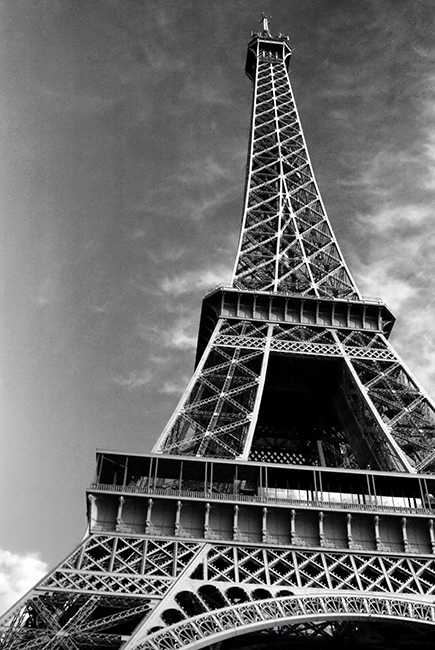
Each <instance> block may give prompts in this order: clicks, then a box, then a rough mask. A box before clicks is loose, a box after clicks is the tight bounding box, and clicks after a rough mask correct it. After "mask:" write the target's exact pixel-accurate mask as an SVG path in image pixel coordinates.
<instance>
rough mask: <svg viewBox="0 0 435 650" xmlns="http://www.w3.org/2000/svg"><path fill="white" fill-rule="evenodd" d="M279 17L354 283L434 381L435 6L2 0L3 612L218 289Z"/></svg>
mask: <svg viewBox="0 0 435 650" xmlns="http://www.w3.org/2000/svg"><path fill="white" fill-rule="evenodd" d="M262 11H266V12H267V13H269V14H270V15H271V19H270V27H271V31H272V33H274V34H277V33H279V32H282V33H284V34H288V35H289V36H290V43H291V46H292V48H293V56H292V62H291V79H292V84H293V89H294V92H295V96H296V102H297V105H298V109H299V113H300V116H301V121H302V125H303V128H304V132H305V136H306V139H307V143H308V147H309V151H310V156H311V159H312V163H313V166H314V171H315V174H316V178H317V181H318V183H319V186H320V191H321V193H322V197H323V200H324V202H325V205H326V209H327V212H328V215H329V218H330V221H331V223H332V226H333V229H334V231H335V233H336V235H337V238H338V240H339V242H340V246H341V248H342V251H343V254H344V257H345V259H346V261H347V264H348V266H349V267H350V270H351V272H352V274H353V276H354V278H355V280H356V282H357V284H358V286H359V288H360V290H361V291H362V293H363V295H366V296H370V297H372V296H373V297H380V298H382V299H383V300H385V302H386V303H387V304H388V306H389V307H390V308H391V309H392V310H393V312H394V313H395V315H396V317H397V323H396V326H395V328H394V331H393V334H392V336H391V339H390V340H391V342H392V343H393V345H394V346H395V348H396V350H397V351H398V352H399V354H400V355H401V356H402V358H403V360H404V361H405V363H406V364H407V365H408V367H409V368H410V369H411V371H412V372H413V373H414V374H415V375H416V376H417V377H418V379H419V380H420V382H421V383H422V384H423V386H424V387H425V389H426V390H427V391H428V392H429V394H431V395H433V396H435V328H434V321H435V303H434V297H433V296H434V284H435V282H434V279H433V278H434V276H435V254H434V252H435V234H434V232H435V228H434V226H435V43H434V40H433V24H434V21H435V5H434V4H433V3H429V2H427V1H425V0H402V1H401V2H397V0H303V1H302V0H74V1H73V2H71V0H32V1H30V0H1V1H0V31H1V34H0V85H1V88H2V98H1V100H0V111H1V115H0V148H1V151H2V156H1V162H0V216H1V231H2V232H1V237H0V258H1V265H2V268H1V278H2V280H1V282H2V303H3V305H2V315H1V317H0V318H1V321H0V327H1V332H0V334H1V336H0V359H1V364H0V366H1V371H0V377H1V394H0V395H1V413H2V415H1V433H0V444H1V450H2V451H1V460H0V483H1V490H0V521H1V529H0V610H1V609H4V608H6V607H7V606H9V605H10V604H12V602H14V601H15V599H16V598H17V597H18V596H19V595H20V594H21V592H22V591H23V590H26V589H28V588H29V587H30V586H31V585H32V584H33V583H34V582H35V581H36V579H37V578H38V577H42V574H43V573H44V571H46V570H47V569H49V568H52V567H53V566H55V565H56V564H57V563H59V562H60V561H61V560H62V559H63V557H65V556H66V555H67V554H68V553H69V552H70V551H72V549H73V548H74V547H75V546H76V544H77V543H78V542H79V541H80V539H81V537H82V536H83V534H84V532H85V526H86V520H85V511H86V503H85V489H86V487H87V486H88V485H89V483H91V482H92V480H93V475H94V465H95V449H96V448H100V449H101V448H103V449H111V450H122V451H129V452H132V453H135V452H147V451H150V450H151V447H152V446H153V444H154V442H155V441H156V439H157V437H158V436H159V435H160V433H161V431H162V429H163V427H164V425H165V424H166V422H167V420H168V419H169V417H170V415H171V413H172V411H173V410H174V408H175V406H176V404H177V402H178V400H179V398H180V396H181V393H182V391H183V389H184V388H185V386H186V384H187V381H188V380H189V378H190V376H191V373H192V370H193V362H194V356H195V345H196V333H197V327H198V321H199V312H200V305H201V300H202V297H203V295H204V294H205V293H206V292H207V291H208V290H209V289H211V288H213V287H214V286H216V285H219V284H223V283H228V282H229V281H230V278H231V272H232V267H233V264H234V260H235V254H236V247H237V239H238V233H239V227H240V220H241V213H242V203H243V188H244V175H245V165H246V155H247V145H248V136H249V119H250V106H251V98H252V89H251V83H250V81H249V80H248V78H247V77H246V76H245V74H244V63H245V56H246V47H247V43H248V41H249V38H250V33H251V31H252V30H257V29H259V27H260V24H259V18H260V14H261V12H262Z"/></svg>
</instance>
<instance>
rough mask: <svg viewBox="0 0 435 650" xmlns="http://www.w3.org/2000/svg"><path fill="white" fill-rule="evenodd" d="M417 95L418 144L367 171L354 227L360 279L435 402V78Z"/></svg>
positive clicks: (387, 151) (385, 151) (375, 160)
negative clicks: (380, 303)
mask: <svg viewBox="0 0 435 650" xmlns="http://www.w3.org/2000/svg"><path fill="white" fill-rule="evenodd" d="M423 86H424V88H423V89H420V93H419V92H416V101H415V106H416V108H417V110H418V113H417V125H418V129H419V130H418V131H417V133H416V134H415V138H414V139H413V140H412V142H408V143H406V142H399V143H396V144H395V145H394V147H391V146H390V147H386V146H383V145H382V143H380V146H379V149H378V151H377V152H376V154H375V155H374V156H373V157H372V159H371V161H370V162H369V163H368V164H367V165H366V166H365V167H364V168H363V169H362V170H361V174H360V179H359V180H360V183H361V187H362V189H363V192H364V195H365V196H366V197H367V198H368V208H367V210H366V211H365V213H364V214H360V215H359V216H358V218H357V221H356V223H355V232H356V235H357V237H358V238H359V240H360V241H361V242H363V245H361V246H360V247H359V248H360V250H364V251H365V255H364V258H363V257H362V256H361V257H360V259H359V260H358V261H357V270H356V273H355V275H356V277H357V280H358V284H359V286H360V288H361V289H362V292H363V294H367V295H370V296H376V295H379V293H381V297H382V299H384V300H385V301H386V302H387V304H388V305H389V306H390V307H391V308H392V310H393V312H394V313H395V315H396V316H397V318H398V322H397V325H396V327H395V330H394V331H393V335H392V343H393V345H394V346H395V348H396V350H397V352H398V353H399V354H400V355H401V356H402V358H403V360H404V362H405V363H406V364H409V365H410V368H411V370H413V371H415V374H416V376H417V378H418V379H419V380H420V381H421V382H422V384H423V386H424V387H425V388H427V389H428V391H429V392H430V393H432V394H433V395H435V342H434V339H435V332H434V325H433V323H434V311H435V298H434V296H435V273H434V260H435V207H434V206H435V75H431V76H429V77H425V79H424V84H423Z"/></svg>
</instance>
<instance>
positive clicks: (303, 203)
mask: <svg viewBox="0 0 435 650" xmlns="http://www.w3.org/2000/svg"><path fill="white" fill-rule="evenodd" d="M233 285H234V286H235V287H237V288H239V289H251V290H252V289H257V290H262V291H277V292H291V293H299V294H302V295H315V296H330V297H337V298H350V299H352V298H356V299H357V298H358V297H359V293H358V290H357V288H356V286H355V284H354V282H353V280H352V278H351V276H350V274H349V271H348V269H347V267H346V265H345V262H344V260H343V258H342V255H341V252H340V250H339V247H338V244H337V241H336V239H335V236H334V234H333V232H332V230H331V226H330V224H329V221H328V218H327V215H326V213H325V210H324V207H323V205H322V201H321V198H320V195H319V190H318V188H317V185H316V182H315V180H314V175H313V171H312V168H311V164H310V160H309V157H308V152H307V148H306V145H305V141H304V137H303V133H302V128H301V124H300V121H299V117H298V114H297V110H296V105H295V102H294V99H293V94H292V89H291V86H290V80H289V76H288V72H287V69H286V66H285V63H284V61H283V60H282V59H280V58H271V57H270V56H268V53H267V52H263V53H262V54H261V55H260V57H259V59H258V62H257V79H256V85H255V94H254V113H253V127H252V142H251V151H250V157H249V162H248V184H247V196H246V203H245V212H244V218H243V224H242V232H241V239H240V245H239V252H238V256H237V261H236V266H235V272H234V276H233Z"/></svg>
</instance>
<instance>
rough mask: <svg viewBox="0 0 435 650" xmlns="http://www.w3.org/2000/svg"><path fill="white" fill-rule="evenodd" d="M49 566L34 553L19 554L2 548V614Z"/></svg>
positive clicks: (0, 601) (37, 580)
mask: <svg viewBox="0 0 435 650" xmlns="http://www.w3.org/2000/svg"><path fill="white" fill-rule="evenodd" d="M47 568H48V567H47V565H46V563H45V562H43V561H42V560H40V559H39V558H38V556H37V555H36V554H34V553H27V554H26V555H17V554H16V553H11V552H10V551H4V550H2V549H0V614H1V613H2V612H4V611H5V610H7V609H9V607H11V606H12V605H13V604H14V603H15V602H16V601H17V600H19V599H20V598H21V597H22V596H24V594H25V593H26V592H27V591H29V589H31V588H32V587H33V586H34V585H35V584H36V583H37V582H39V581H40V580H41V579H42V578H43V577H44V575H45V574H46V573H47Z"/></svg>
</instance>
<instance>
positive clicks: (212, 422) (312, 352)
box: [155, 319, 435, 471]
mask: <svg viewBox="0 0 435 650" xmlns="http://www.w3.org/2000/svg"><path fill="white" fill-rule="evenodd" d="M277 355H278V356H279V357H282V358H285V359H287V362H283V363H280V364H277V363H276V362H274V361H273V359H274V358H275V359H276V357H277ZM298 358H299V359H301V358H302V359H303V358H307V362H304V363H303V364H302V365H301V362H299V365H298V366H297V368H298V373H299V374H298V375H295V372H296V371H294V372H292V370H291V368H292V365H291V364H292V363H294V361H292V360H295V359H298ZM309 359H311V361H310V362H308V360H309ZM322 359H337V360H338V359H340V360H341V362H342V363H341V365H337V373H336V374H337V375H339V377H340V379H339V384H337V390H338V389H339V390H340V391H341V392H342V393H343V395H344V398H345V401H346V403H347V404H348V406H349V407H350V408H351V410H352V412H353V413H354V415H355V418H356V419H357V420H358V421H359V422H360V424H361V427H362V431H361V434H362V436H363V438H364V439H365V441H366V443H367V448H368V449H370V457H364V458H363V459H362V458H360V459H357V458H355V457H354V455H353V452H352V444H351V440H350V439H349V437H348V436H347V433H346V430H345V429H343V427H341V428H340V427H339V426H338V424H339V422H338V421H337V422H336V423H334V421H333V420H331V422H330V425H329V428H328V432H327V435H326V434H325V435H323V434H322V435H317V434H316V435H317V438H316V436H312V437H311V438H310V435H311V434H310V433H309V432H307V431H306V430H305V429H306V427H308V426H309V421H310V420H309V415H310V414H309V413H308V412H307V414H306V423H305V424H303V423H302V422H301V421H300V420H296V419H295V417H294V416H293V419H292V418H291V417H290V414H289V415H288V416H286V409H287V407H288V404H287V403H286V401H285V400H284V401H283V403H279V404H278V406H277V408H278V409H279V410H280V411H281V412H282V414H283V415H282V417H281V422H284V425H282V424H281V425H280V429H279V430H278V429H276V426H275V428H274V425H273V424H272V423H271V422H269V421H268V420H267V416H262V415H261V414H262V411H261V407H262V403H263V401H264V399H265V398H264V396H265V393H264V386H266V388H267V387H268V386H269V388H270V389H271V390H273V389H274V388H275V389H276V391H277V393H279V391H281V394H283V392H282V391H283V390H284V389H285V390H286V391H287V392H286V394H287V395H289V396H290V395H291V393H292V390H293V388H292V387H293V386H294V387H295V390H296V385H297V384H300V383H301V382H303V381H304V375H306V376H307V382H308V380H309V374H308V369H309V368H310V367H313V368H314V370H315V367H316V366H315V365H313V364H316V363H320V362H321V360H322ZM318 360H320V361H318ZM322 363H324V361H323V362H322ZM286 364H287V365H286ZM309 364H311V366H310V365H309ZM274 368H275V370H274ZM319 369H321V367H320V366H319ZM326 388H327V386H324V387H323V386H320V385H318V386H317V390H318V391H319V393H320V392H322V391H323V390H325V389H326ZM313 390H316V388H314V389H313ZM313 399H314V398H313ZM318 399H320V395H319V396H318ZM317 401H318V400H317ZM313 403H314V402H313ZM316 408H318V409H319V410H320V406H319V405H318V404H317V407H316ZM325 408H326V407H325ZM329 408H330V409H333V408H334V407H333V406H332V404H331V405H330V406H329ZM307 410H308V409H307ZM259 414H260V420H259V419H258V417H259ZM301 417H302V416H301ZM310 417H311V416H310ZM275 419H276V418H275ZM313 427H316V428H317V429H319V427H320V425H319V424H318V423H317V422H315V423H313ZM322 437H323V442H322V445H323V448H324V454H325V458H323V459H321V458H319V455H318V442H316V440H319V439H320V438H322ZM295 441H299V442H298V443H296V442H295ZM155 451H161V452H165V453H171V454H182V455H202V456H214V457H230V458H236V457H240V456H243V457H246V458H250V459H252V460H265V461H269V462H286V463H290V464H314V465H317V464H325V463H326V464H327V465H330V466H347V467H351V466H353V467H358V466H363V467H365V466H366V465H367V464H368V463H370V464H371V463H374V464H375V466H376V467H378V468H379V469H385V470H404V469H405V470H406V471H410V470H412V468H416V469H418V470H420V471H421V470H426V471H427V470H429V469H431V468H433V467H434V462H435V409H434V406H433V404H432V403H431V402H430V400H429V399H428V397H426V396H425V395H424V394H423V392H422V390H421V389H420V388H419V386H418V385H417V384H416V383H415V381H414V380H413V379H412V377H411V376H410V374H409V372H408V371H407V369H406V368H405V367H404V365H403V363H402V361H401V360H400V358H399V357H398V356H397V355H396V354H395V352H394V350H393V349H392V347H391V346H390V345H389V344H388V342H387V340H386V339H385V337H384V336H383V335H382V334H380V333H378V332H370V331H360V330H354V331H349V330H331V329H328V328H319V327H310V326H306V325H294V326H292V325H284V324H279V323H276V324H267V323H262V322H256V321H242V320H232V319H221V320H220V321H219V323H218V325H217V327H216V330H215V332H214V334H213V337H212V339H211V343H210V345H209V347H208V349H207V351H206V353H205V355H204V358H203V360H202V362H201V364H200V365H199V366H198V369H197V371H196V373H195V375H194V377H193V380H192V382H191V384H190V385H189V387H188V390H187V392H186V394H185V396H184V398H183V399H182V401H181V403H180V405H179V406H178V408H177V410H176V412H175V414H174V416H173V418H172V420H171V421H170V423H169V424H168V427H167V428H166V430H165V432H164V434H163V436H162V439H161V440H160V441H159V442H158V444H157V445H156V448H155ZM346 463H347V464H346ZM361 463H363V465H361Z"/></svg>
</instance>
